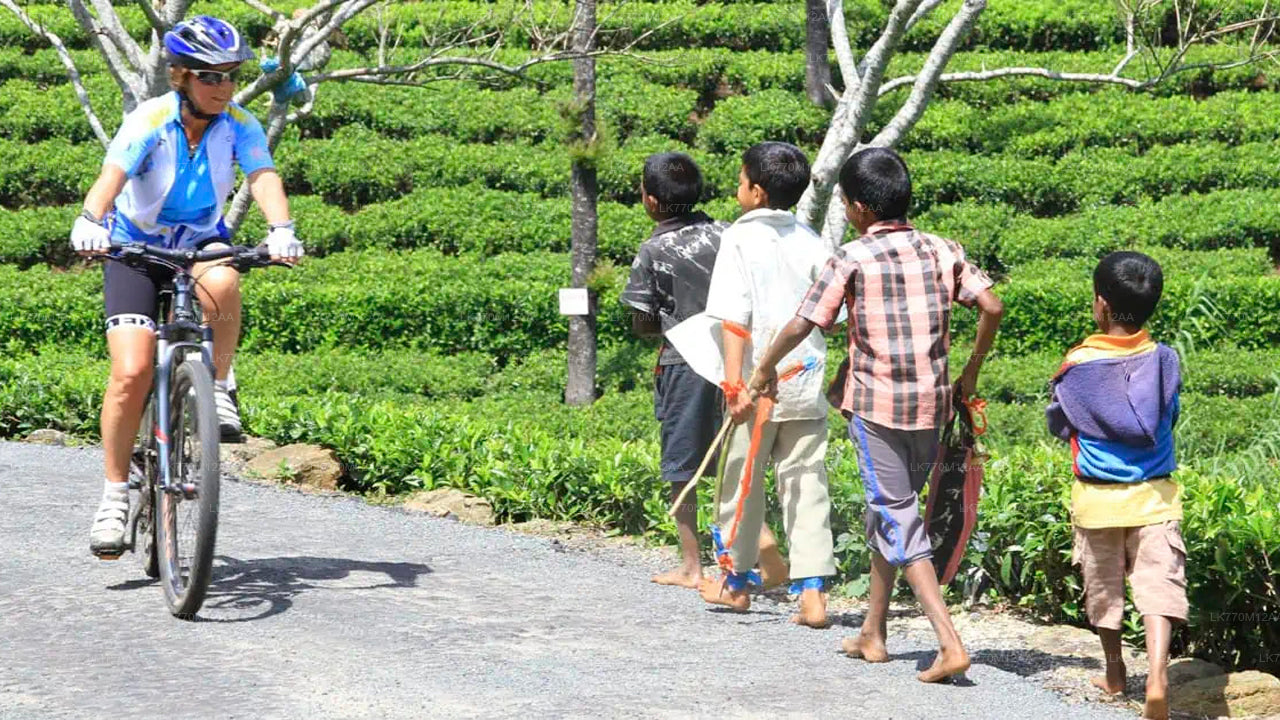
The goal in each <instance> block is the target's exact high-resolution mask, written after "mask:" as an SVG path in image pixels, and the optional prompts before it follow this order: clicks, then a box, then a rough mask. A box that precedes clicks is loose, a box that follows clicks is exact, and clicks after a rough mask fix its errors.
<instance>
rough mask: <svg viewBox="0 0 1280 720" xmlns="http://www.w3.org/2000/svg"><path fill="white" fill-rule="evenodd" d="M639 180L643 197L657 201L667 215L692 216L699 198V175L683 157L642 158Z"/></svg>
mask: <svg viewBox="0 0 1280 720" xmlns="http://www.w3.org/2000/svg"><path fill="white" fill-rule="evenodd" d="M641 179H642V181H643V182H644V191H645V194H647V195H652V196H653V197H654V198H656V199H657V201H658V203H659V205H661V206H662V207H661V208H660V210H661V211H662V212H663V213H664V214H667V215H683V214H685V213H687V212H691V211H692V210H693V206H694V205H695V204H697V202H698V198H699V197H701V196H702V171H700V170H699V169H698V164H697V163H695V162H694V161H693V158H691V157H689V156H688V155H685V154H684V153H678V152H664V153H654V154H653V155H650V156H649V157H647V158H645V161H644V174H643V175H642V176H641Z"/></svg>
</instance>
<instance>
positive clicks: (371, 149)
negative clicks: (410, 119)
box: [0, 126, 739, 208]
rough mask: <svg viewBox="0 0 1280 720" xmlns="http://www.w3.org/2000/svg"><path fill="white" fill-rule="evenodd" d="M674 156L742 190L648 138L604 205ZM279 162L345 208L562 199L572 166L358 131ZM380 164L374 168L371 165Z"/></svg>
mask: <svg viewBox="0 0 1280 720" xmlns="http://www.w3.org/2000/svg"><path fill="white" fill-rule="evenodd" d="M671 150H680V151H685V152H689V153H691V154H692V155H693V156H694V159H695V160H697V162H698V164H699V165H700V166H701V168H702V170H703V176H704V181H705V189H704V196H705V197H706V198H711V197H716V196H721V195H726V194H732V193H733V191H734V190H735V189H736V188H737V172H738V163H739V158H738V156H715V155H711V154H709V153H707V152H704V151H701V150H695V149H692V148H689V147H688V146H686V145H683V144H681V143H679V142H676V141H673V140H672V139H671V138H667V137H660V136H647V137H636V138H632V139H631V140H629V141H627V142H626V143H625V144H623V145H621V146H618V147H615V148H613V149H612V150H610V151H609V152H607V153H605V154H604V155H603V156H602V157H601V158H600V159H599V160H598V162H597V166H596V170H597V177H598V183H599V188H600V199H601V200H609V201H615V202H621V203H627V204H633V203H636V202H639V200H640V192H639V188H640V179H641V172H642V169H643V167H644V160H645V158H646V157H648V156H649V155H650V154H652V153H656V152H665V151H671ZM0 153H3V146H0ZM276 154H277V156H278V159H279V167H280V172H281V175H282V177H283V178H284V181H285V188H286V190H287V191H288V192H289V193H291V194H305V195H310V194H315V195H319V196H321V197H323V198H324V200H325V201H326V202H329V203H333V204H336V205H341V206H343V207H346V208H357V207H360V206H363V205H368V204H371V203H376V202H383V201H387V200H394V199H398V198H401V197H403V196H404V195H405V194H407V193H409V192H412V191H414V190H419V189H427V188H432V187H437V186H458V185H469V184H472V183H478V184H481V185H484V186H485V187H488V188H491V189H494V190H510V191H516V192H524V193H533V194H537V195H542V196H563V195H566V194H567V193H568V191H569V169H570V164H571V162H572V158H571V157H570V154H569V151H568V150H566V149H565V148H564V147H562V146H560V145H557V144H554V143H550V142H548V143H543V144H541V145H530V144H527V143H524V142H512V143H503V144H499V145H488V144H483V143H459V142H457V141H455V140H454V139H452V138H449V137H445V136H441V135H424V136H422V137H418V138H413V139H409V140H402V141H395V140H391V139H388V138H386V137H384V136H381V135H379V134H377V133H374V132H371V131H369V130H366V129H364V128H362V127H360V126H353V127H348V128H343V129H341V130H339V131H338V132H337V133H336V134H335V135H334V136H333V137H332V138H328V139H324V140H303V141H301V142H298V143H291V144H289V145H285V146H283V147H281V148H280V150H279V151H278V152H277V153H276ZM375 157H376V158H378V162H377V163H371V162H368V159H369V158H375ZM0 177H2V176H0ZM0 188H3V185H0ZM0 192H2V190H0ZM0 197H3V195H0Z"/></svg>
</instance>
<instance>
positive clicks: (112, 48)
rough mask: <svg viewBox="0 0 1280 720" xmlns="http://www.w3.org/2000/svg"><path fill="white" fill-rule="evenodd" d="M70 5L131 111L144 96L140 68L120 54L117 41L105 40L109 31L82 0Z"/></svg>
mask: <svg viewBox="0 0 1280 720" xmlns="http://www.w3.org/2000/svg"><path fill="white" fill-rule="evenodd" d="M68 5H70V6H71V13H72V15H74V16H75V18H76V22H78V23H80V27H81V29H83V30H84V32H85V34H86V35H88V36H89V41H90V42H91V43H93V46H94V47H95V48H96V49H97V50H98V52H99V53H101V55H102V57H103V59H104V60H106V61H107V71H108V72H110V73H111V77H112V78H114V79H115V81H116V84H117V85H119V86H120V90H121V92H123V93H124V108H125V112H129V111H130V110H132V109H133V108H134V107H135V106H136V105H137V104H138V102H139V101H140V100H141V98H142V97H143V86H142V78H141V76H140V75H139V74H138V69H136V68H131V67H130V66H129V61H128V60H126V59H125V58H124V57H123V56H122V55H121V54H120V50H119V48H118V47H117V46H116V44H115V43H113V42H104V41H103V39H102V36H103V35H107V34H108V33H107V32H106V31H105V30H103V29H102V26H101V25H99V24H98V21H97V19H96V18H94V17H93V13H91V12H89V9H88V8H87V7H85V5H84V3H83V2H82V0H68Z"/></svg>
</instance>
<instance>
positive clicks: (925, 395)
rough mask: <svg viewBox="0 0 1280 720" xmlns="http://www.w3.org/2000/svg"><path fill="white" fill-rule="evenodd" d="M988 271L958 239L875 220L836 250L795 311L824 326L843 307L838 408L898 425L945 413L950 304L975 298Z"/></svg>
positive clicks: (917, 425)
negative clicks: (844, 363) (843, 360)
mask: <svg viewBox="0 0 1280 720" xmlns="http://www.w3.org/2000/svg"><path fill="white" fill-rule="evenodd" d="M991 285H992V282H991V278H989V277H987V274H986V273H984V272H982V271H981V270H979V269H978V268H977V267H975V266H974V265H973V264H972V263H970V262H968V261H967V260H965V256H964V250H963V249H962V248H961V247H960V246H959V245H958V244H956V243H955V242H953V241H951V240H947V239H945V238H940V237H936V236H933V235H927V234H925V233H922V232H919V231H917V230H916V229H915V228H913V227H911V226H910V225H905V224H901V223H877V224H875V225H873V226H871V227H870V228H869V229H868V231H867V234H866V235H863V236H862V237H860V238H858V239H857V240H854V241H853V242H850V243H847V244H845V245H844V246H843V247H841V248H839V249H838V250H836V252H835V255H833V256H832V257H831V259H830V260H828V261H827V264H826V266H825V267H824V268H823V269H822V273H821V274H820V275H819V277H818V280H817V282H815V283H814V284H813V287H811V288H809V292H808V293H807V295H806V296H805V300H804V303H803V304H801V306H800V309H799V310H798V311H797V313H796V314H797V315H799V316H800V317H802V318H805V319H806V320H809V321H810V322H812V323H814V324H815V325H818V326H819V327H821V328H823V329H824V330H829V329H830V328H831V326H832V325H834V324H835V321H836V318H837V316H838V315H839V314H840V309H841V306H842V305H847V306H848V310H849V372H848V375H847V377H845V378H837V382H841V381H842V380H843V385H844V392H843V394H842V395H840V409H841V410H842V411H844V412H846V413H853V414H856V415H859V416H861V417H862V418H864V419H866V420H870V421H871V422H874V423H876V424H879V425H884V426H887V427H891V428H898V429H902V430H925V429H930V428H937V427H941V426H942V425H944V424H945V423H946V421H947V420H948V418H949V417H950V408H951V394H952V389H951V383H950V381H949V379H948V376H947V351H948V350H949V349H950V344H951V305H952V303H953V302H957V303H960V304H961V305H964V306H965V307H973V306H974V305H975V304H976V301H977V297H978V294H979V293H981V292H982V291H983V290H986V289H987V288H989V287H991Z"/></svg>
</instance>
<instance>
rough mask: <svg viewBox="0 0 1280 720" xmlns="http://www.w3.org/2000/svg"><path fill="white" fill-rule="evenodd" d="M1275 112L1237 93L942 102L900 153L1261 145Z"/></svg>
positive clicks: (1266, 99) (1277, 108) (1272, 101)
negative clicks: (996, 103)
mask: <svg viewBox="0 0 1280 720" xmlns="http://www.w3.org/2000/svg"><path fill="white" fill-rule="evenodd" d="M1277 112H1280V95H1277V94H1276V93H1270V92H1258V93H1250V92H1240V91H1231V92H1223V93H1218V94H1217V95H1213V96H1212V97H1209V98H1207V99H1205V100H1196V99H1194V98H1190V97H1164V98H1148V97H1144V96H1135V95H1134V94H1132V93H1129V92H1125V91H1120V90H1115V91H1105V92H1102V91H1100V92H1096V93H1091V94H1077V95H1066V96H1063V97H1061V98H1059V99H1057V100H1055V101H1053V102H1049V103H1018V104H1014V105H1009V106H1006V107H1001V108H995V109H984V108H979V107H975V106H972V105H967V104H965V103H963V102H958V101H942V102H935V103H932V104H931V105H930V106H929V110H928V112H926V113H925V115H924V117H923V118H921V120H920V122H919V123H918V124H917V125H916V126H915V129H914V130H912V132H911V133H910V134H909V135H907V136H906V137H905V138H904V139H903V142H902V143H901V145H900V147H901V148H902V149H904V150H906V149H934V150H940V149H948V150H957V151H958V150H969V151H972V152H983V153H1007V154H1010V155H1016V156H1022V157H1043V156H1046V155H1049V156H1055V157H1056V156H1059V155H1062V154H1065V153H1066V152H1068V151H1070V150H1073V149H1077V148H1083V147H1092V146H1098V145H1105V146H1113V147H1128V148H1133V149H1135V150H1137V151H1139V152H1142V151H1145V150H1147V149H1149V148H1151V147H1153V146H1156V145H1174V144H1177V143H1182V142H1188V141H1192V140H1195V141H1201V142H1203V141H1214V142H1222V143H1246V142H1262V141H1269V140H1274V139H1275V138H1276V136H1277V129H1276V125H1275V123H1274V122H1272V121H1271V118H1272V117H1273V116H1274V115H1275V114H1276V113H1277Z"/></svg>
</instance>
